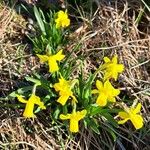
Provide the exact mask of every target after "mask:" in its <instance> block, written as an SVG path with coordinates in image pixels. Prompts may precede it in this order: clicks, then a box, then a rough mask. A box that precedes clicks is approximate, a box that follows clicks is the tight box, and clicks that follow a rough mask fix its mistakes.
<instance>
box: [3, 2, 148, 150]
mask: <svg viewBox="0 0 150 150" xmlns="http://www.w3.org/2000/svg"><path fill="white" fill-rule="evenodd" d="M93 5H94V6H93V7H92V8H91V7H90V6H91V5H90V6H88V5H87V4H86V3H85V4H83V3H81V4H79V5H71V4H68V5H67V7H68V8H69V9H68V10H69V14H70V17H71V18H72V27H71V30H72V33H71V35H70V36H69V38H70V41H71V42H70V44H69V45H67V46H66V50H67V51H70V50H71V49H72V47H73V46H74V43H77V42H78V41H79V40H80V41H81V47H80V50H79V51H78V52H76V53H75V54H74V56H75V57H76V56H79V55H82V56H84V57H85V58H86V59H85V60H84V63H85V66H86V67H85V70H84V73H85V74H88V71H89V70H95V68H96V67H97V65H98V62H99V61H102V59H103V57H104V56H112V55H113V54H117V55H118V56H119V61H120V62H121V63H123V64H124V65H125V68H126V69H125V71H124V73H123V74H122V75H121V76H120V78H119V83H117V84H118V86H119V87H120V89H121V95H120V98H122V99H124V100H125V101H126V102H127V104H131V103H132V101H131V100H132V99H136V100H138V101H140V102H141V103H142V104H143V107H142V114H143V117H144V121H145V125H144V127H143V128H142V129H141V130H140V131H134V130H133V129H132V126H130V125H129V126H120V127H119V128H118V129H117V130H116V131H115V132H116V136H117V138H116V140H115V141H113V135H110V134H109V132H107V129H109V128H110V127H109V126H106V124H102V126H103V127H104V128H106V130H105V131H103V130H101V132H100V135H97V134H94V133H93V132H91V131H90V130H85V129H83V130H81V132H80V133H79V134H77V135H76V136H75V137H74V138H73V139H71V138H69V137H68V138H67V137H66V136H67V135H66V133H64V131H63V130H62V129H61V128H59V126H57V125H52V123H51V121H50V120H49V118H48V119H45V118H47V114H48V112H44V113H42V114H40V115H38V117H37V119H35V120H30V119H27V120H25V119H24V118H22V117H21V113H22V111H21V110H20V109H17V106H16V107H15V105H16V102H17V101H16V100H10V99H5V97H6V96H7V95H8V94H9V93H10V92H12V91H14V90H16V89H17V88H20V87H22V86H24V85H28V83H27V82H26V81H25V80H24V77H25V76H26V75H29V74H33V73H34V71H35V70H38V69H39V67H40V64H39V62H38V61H37V58H36V57H35V55H34V54H33V51H32V44H31V42H30V41H29V40H28V38H27V36H26V34H29V33H32V32H33V31H31V29H30V28H29V26H28V25H29V19H28V17H27V16H26V15H25V14H24V15H21V14H20V13H19V11H18V12H16V9H17V8H18V9H19V8H20V5H14V6H11V7H10V6H8V5H7V3H1V4H0V35H1V37H0V83H1V84H0V97H1V98H0V106H1V108H0V120H1V121H0V147H1V148H2V149H43V150H44V149H61V148H60V147H61V146H63V147H64V149H67V150H69V149H71V150H72V149H82V150H83V149H86V150H88V149H89V150H90V149H119V150H124V149H135V150H142V149H143V150H148V149H150V141H149V139H150V12H149V10H148V9H147V7H146V6H145V5H144V4H143V3H142V1H140V0H138V1H137V0H136V1H135V0H132V1H124V0H122V1H114V2H113V1H111V3H110V2H107V1H100V2H99V1H95V3H93ZM87 6H88V7H87ZM72 10H74V11H72ZM34 32H35V31H34ZM63 139H64V140H63Z"/></svg>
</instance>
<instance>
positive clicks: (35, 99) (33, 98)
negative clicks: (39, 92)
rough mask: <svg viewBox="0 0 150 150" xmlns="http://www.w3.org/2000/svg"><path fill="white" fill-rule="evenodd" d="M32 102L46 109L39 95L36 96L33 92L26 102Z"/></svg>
mask: <svg viewBox="0 0 150 150" xmlns="http://www.w3.org/2000/svg"><path fill="white" fill-rule="evenodd" d="M29 101H30V102H31V103H34V104H36V105H39V107H40V108H41V109H46V107H45V106H44V103H43V102H41V100H40V97H39V96H36V95H35V94H32V95H31V97H30V98H29V100H28V102H29Z"/></svg>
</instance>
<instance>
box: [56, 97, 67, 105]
mask: <svg viewBox="0 0 150 150" xmlns="http://www.w3.org/2000/svg"><path fill="white" fill-rule="evenodd" d="M68 98H69V95H61V96H60V97H59V98H58V100H57V102H58V103H60V104H61V105H63V106H64V105H65V104H66V102H67V100H68Z"/></svg>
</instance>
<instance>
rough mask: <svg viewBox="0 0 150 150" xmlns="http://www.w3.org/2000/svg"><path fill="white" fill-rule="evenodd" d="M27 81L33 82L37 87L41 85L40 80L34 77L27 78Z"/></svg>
mask: <svg viewBox="0 0 150 150" xmlns="http://www.w3.org/2000/svg"><path fill="white" fill-rule="evenodd" d="M25 79H26V80H27V81H31V82H33V83H35V84H36V85H41V81H40V80H37V79H34V78H32V77H25Z"/></svg>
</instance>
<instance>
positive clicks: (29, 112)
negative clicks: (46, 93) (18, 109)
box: [23, 101, 35, 118]
mask: <svg viewBox="0 0 150 150" xmlns="http://www.w3.org/2000/svg"><path fill="white" fill-rule="evenodd" d="M33 110H34V103H33V102H32V101H28V102H27V104H26V107H25V110H24V113H23V116H24V117H26V118H34V117H35V115H34V113H33Z"/></svg>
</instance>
